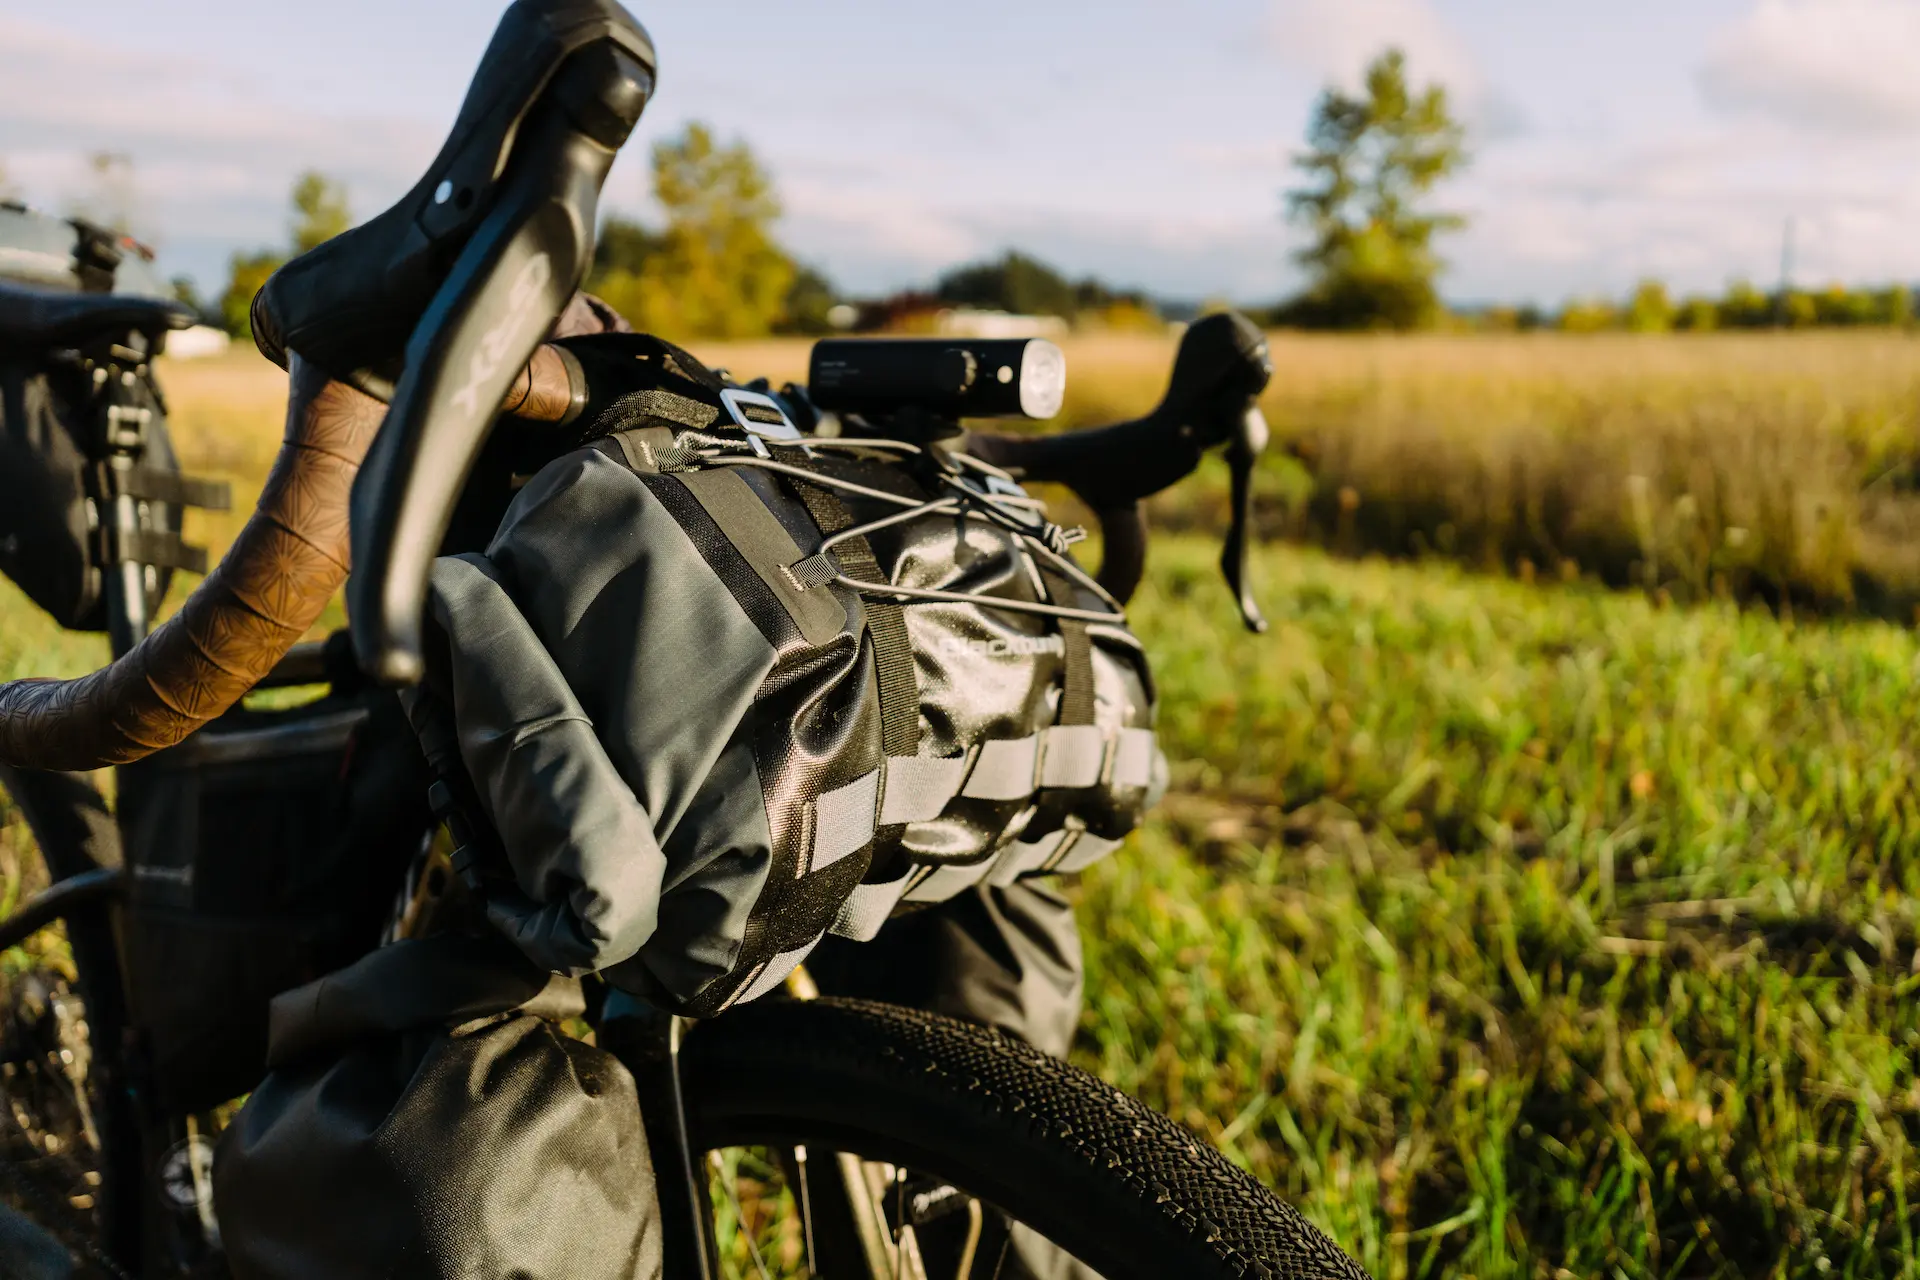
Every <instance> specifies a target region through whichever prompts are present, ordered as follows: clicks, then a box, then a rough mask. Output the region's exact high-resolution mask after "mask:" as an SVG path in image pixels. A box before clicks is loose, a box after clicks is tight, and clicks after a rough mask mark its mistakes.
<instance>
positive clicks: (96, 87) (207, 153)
mask: <svg viewBox="0 0 1920 1280" xmlns="http://www.w3.org/2000/svg"><path fill="white" fill-rule="evenodd" d="M273 90H274V86H273V85H272V83H271V82H270V81H267V80H266V79H264V78H263V77H262V76H258V75H255V74H253V73H251V72H248V71H245V70H236V69H233V68H229V67H226V66H223V65H220V64H216V63H211V62H204V61H196V60H193V59H188V58H181V57H178V56H176V55H168V54H160V53H150V52H146V51H142V50H138V49H134V48H131V47H114V46H112V45H106V44H101V43H99V42H96V41H94V40H91V39H81V38H77V37H75V36H73V35H71V34H69V33H68V32H65V31H62V30H59V29H56V28H53V27H50V26H46V25H43V24H39V23H35V22H31V21H27V20H24V19H19V18H13V17H0V139H4V140H5V143H4V147H3V148H0V161H3V162H4V163H5V165H6V168H7V172H8V175H9V177H10V179H11V180H12V181H14V182H15V183H17V184H19V185H20V186H21V187H23V188H24V190H25V192H26V194H27V196H28V198H29V199H30V200H33V201H34V202H36V203H38V204H41V205H44V206H47V207H49V208H55V209H64V208H68V207H71V206H75V205H78V204H79V203H81V202H82V201H84V200H86V199H87V198H88V197H89V195H91V194H92V191H91V188H92V187H93V185H94V184H93V183H92V181H91V179H90V175H89V174H88V171H87V165H86V157H87V156H88V155H89V154H91V153H93V152H97V151H111V152H116V153H121V154H125V155H127V156H129V157H131V160H132V173H131V178H130V186H131V191H130V193H129V194H130V197H131V204H132V208H131V209H130V210H129V212H130V214H131V224H132V229H133V230H134V232H135V233H136V234H138V235H140V236H142V237H143V238H147V239H150V240H152V241H153V242H154V243H155V244H156V246H157V247H158V248H159V249H160V251H161V255H162V264H163V266H164V267H165V268H166V269H167V270H169V271H182V270H184V271H187V272H189V273H191V274H193V275H195V276H196V277H198V278H199V279H200V282H201V284H202V285H203V286H206V287H210V288H211V287H217V285H218V284H219V282H220V280H221V278H222V276H223V271H224V266H225V252H223V251H222V250H221V249H220V248H218V247H216V246H219V245H226V246H232V245H236V244H273V243H280V242H282V241H284V240H285V238H286V221H287V193H288V191H289V189H290V188H291V186H292V183H293V179H294V177H295V176H296V175H297V174H298V173H299V172H300V171H302V170H304V169H309V168H317V169H321V170H324V171H326V172H328V173H330V174H332V175H334V176H336V177H338V178H341V179H343V180H344V181H345V182H346V184H347V187H348V191H349V195H350V197H351V198H352V200H353V205H354V210H355V212H356V213H358V214H360V215H361V216H363V217H364V216H366V215H368V214H371V213H372V212H374V211H375V210H377V209H378V208H379V207H380V206H381V205H382V204H383V203H384V202H385V201H386V200H388V199H391V198H392V197H393V196H395V195H397V194H399V192H400V191H402V190H404V188H405V186H406V184H407V183H408V182H410V181H411V180H412V179H413V178H414V177H416V176H417V175H418V173H419V170H420V168H421V167H422V166H424V165H425V164H426V162H427V161H428V160H429V159H430V158H431V157H432V155H433V150H434V146H435V144H436V143H437V141H438V139H437V137H435V136H434V133H433V131H432V130H431V129H430V128H428V127H426V126H424V125H423V124H422V123H421V122H419V121H415V120H408V119H396V118H390V117H367V116H364V115H362V116H359V117H354V116H351V115H344V116H343V115H321V114H318V113H316V112H313V111H311V110H305V109H301V108H298V107H294V106H290V105H287V104H285V103H283V102H280V101H277V100H276V97H275V94H274V92H273ZM369 138H378V139H380V143H381V145H379V146H368V145H367V140H368V139H369Z"/></svg>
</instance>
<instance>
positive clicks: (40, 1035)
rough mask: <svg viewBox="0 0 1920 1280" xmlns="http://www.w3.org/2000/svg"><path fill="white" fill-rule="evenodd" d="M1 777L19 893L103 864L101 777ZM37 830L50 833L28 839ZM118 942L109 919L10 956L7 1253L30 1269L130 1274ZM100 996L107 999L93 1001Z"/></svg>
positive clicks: (4, 1162) (3, 1008) (6, 837)
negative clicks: (114, 959) (94, 849)
mask: <svg viewBox="0 0 1920 1280" xmlns="http://www.w3.org/2000/svg"><path fill="white" fill-rule="evenodd" d="M0 782H4V783H6V784H9V786H8V791H9V792H10V793H11V798H12V800H13V801H14V804H12V805H8V804H7V803H6V797H5V796H0V810H6V811H7V813H6V818H7V820H6V821H5V823H4V824H3V825H0V878H4V879H5V881H6V882H7V883H6V885H5V888H6V889H7V890H8V891H9V892H10V893H11V894H12V895H13V896H14V897H15V898H16V899H20V898H24V897H25V896H26V895H27V894H29V893H32V892H35V891H37V890H40V889H43V888H45V887H47V885H48V883H49V882H50V881H58V880H63V879H66V878H68V877H72V876H77V875H80V874H83V873H84V872H86V871H90V870H95V869H97V864H95V863H94V862H92V861H91V859H90V857H89V856H88V855H89V852H90V850H89V847H88V844H87V842H86V841H85V840H84V838H82V837H80V836H78V835H77V834H76V833H77V832H78V831H79V830H80V829H81V828H82V827H83V826H84V824H85V822H86V819H87V818H88V816H89V815H88V811H87V810H86V809H85V807H84V803H85V800H86V799H87V798H88V796H89V795H90V792H91V789H90V788H88V789H86V791H85V792H83V791H82V785H83V784H81V783H79V782H78V781H77V780H75V779H70V778H67V777H65V776H63V775H44V776H40V777H36V778H33V779H31V780H30V781H29V784H28V785H22V780H21V779H20V778H19V776H18V775H15V774H13V773H12V772H11V771H7V772H5V773H0ZM16 806H17V807H16ZM29 818H32V819H34V821H33V822H32V823H31V825H30V824H29V822H28V819H29ZM63 818H64V819H66V820H67V821H66V824H65V827H63V826H62V825H61V819H63ZM67 828H73V829H72V830H69V829H67ZM29 831H31V832H32V834H33V835H35V836H37V837H39V838H38V839H37V840H29V839H27V838H26V837H27V836H28V834H29ZM49 837H50V838H49ZM36 845H37V846H38V849H36V848H35V846H36ZM110 945H111V942H110V939H109V938H108V937H107V935H106V933H105V927H104V924H103V923H99V922H96V923H94V924H91V925H89V926H85V927H83V928H82V929H81V930H80V935H79V936H74V935H72V933H71V931H69V930H62V931H61V932H58V933H56V932H54V931H52V930H50V929H49V930H41V931H40V932H38V933H36V934H35V935H33V936H32V937H31V938H29V939H28V940H27V941H26V942H25V943H24V944H22V945H21V946H19V947H17V948H15V949H14V950H13V951H11V952H9V953H7V961H6V963H4V964H0V1256H4V1257H5V1258H6V1259H7V1260H8V1262H9V1263H11V1264H13V1265H16V1266H17V1267H19V1268H20V1269H21V1273H22V1274H24V1275H28V1276H36V1277H37V1276H41V1275H49V1276H52V1275H67V1274H71V1273H72V1271H73V1267H74V1262H75V1260H76V1259H77V1260H79V1261H80V1262H81V1263H82V1264H83V1265H84V1267H85V1268H86V1269H87V1270H88V1271H89V1273H93V1274H107V1275H115V1274H119V1270H118V1267H117V1266H116V1265H115V1264H114V1263H113V1262H112V1261H110V1260H109V1258H108V1255H107V1252H106V1241H107V1239H108V1237H109V1235H110V1234H111V1232H110V1227H109V1222H110V1219H109V1217H108V1216H107V1215H106V1213H105V1212H103V1211H104V1210H105V1208H106V1201H107V1199H108V1193H109V1192H110V1190H111V1188H109V1187H108V1186H107V1185H106V1183H107V1182H108V1180H109V1179H110V1177H111V1172H112V1170H113V1168H114V1166H115V1161H114V1156H113V1155H112V1154H109V1153H110V1152H117V1151H118V1146H117V1143H116V1139H117V1138H118V1137H119V1135H121V1134H122V1133H124V1132H125V1128H124V1124H123V1123H122V1120H121V1117H120V1116H119V1115H118V1109H117V1108H116V1107H115V1106H114V1103H113V1101H112V1100H111V1099H110V1098H109V1099H104V1100H103V1098H102V1096H101V1090H100V1087H99V1086H100V1079H99V1072H98V1071H97V1069H96V1066H97V1049H96V1041H97V1040H98V1039H99V1037H100V1035H101V1030H102V1027H103V1026H104V1027H105V1030H106V1038H107V1041H108V1043H109V1044H112V1043H113V1042H114V1040H115V1038H116V1037H117V1035H118V1029H119V1022H118V1018H117V1012H118V1006H117V1004H116V1003H115V1001H114V995H115V994H116V993H115V991H113V990H107V991H106V994H105V995H104V997H102V996H99V995H97V993H96V987H97V986H99V987H103V988H111V987H112V980H113V976H114V975H113V971H112V969H111V966H110V962H108V961H105V960H103V959H102V953H103V952H104V951H105V949H106V948H107V947H110ZM98 999H104V1000H105V1004H106V1007H105V1008H104V1009H96V1008H95V1007H94V1006H95V1003H96V1000H98ZM103 1015H104V1016H103ZM4 1271H5V1268H4V1267H0V1272H4Z"/></svg>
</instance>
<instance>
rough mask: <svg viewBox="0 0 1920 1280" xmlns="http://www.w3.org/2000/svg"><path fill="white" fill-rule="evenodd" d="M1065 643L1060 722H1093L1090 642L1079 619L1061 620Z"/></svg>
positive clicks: (1091, 653)
mask: <svg viewBox="0 0 1920 1280" xmlns="http://www.w3.org/2000/svg"><path fill="white" fill-rule="evenodd" d="M1060 639H1061V641H1062V642H1063V643H1064V644H1065V645H1066V668H1067V669H1066V679H1065V687H1064V688H1062V689H1061V691H1060V719H1059V723H1060V724H1092V723H1093V641H1092V639H1091V638H1089V637H1088V635H1087V624H1086V623H1084V622H1082V621H1080V620H1079V619H1078V618H1062V619H1061V620H1060Z"/></svg>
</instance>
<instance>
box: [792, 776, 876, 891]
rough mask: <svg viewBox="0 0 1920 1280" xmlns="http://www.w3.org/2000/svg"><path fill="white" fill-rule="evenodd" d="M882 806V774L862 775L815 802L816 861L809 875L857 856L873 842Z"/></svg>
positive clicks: (812, 863) (811, 865) (814, 834)
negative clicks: (876, 819) (876, 820)
mask: <svg viewBox="0 0 1920 1280" xmlns="http://www.w3.org/2000/svg"><path fill="white" fill-rule="evenodd" d="M879 803H880V771H879V770H878V769H875V770H873V771H872V772H870V773H865V774H862V775H861V776H860V777H858V778H855V779H854V780H853V781H852V782H849V783H848V784H847V785H846V786H844V787H835V788H834V789H833V790H831V791H823V792H821V793H820V796H819V798H818V799H817V800H815V801H814V802H813V804H814V813H813V858H812V861H811V862H810V864H809V867H808V869H809V870H810V871H818V870H820V869H821V868H822V867H826V866H831V865H832V864H834V863H836V862H838V861H840V859H842V858H844V857H846V856H847V855H848V854H852V853H858V852H859V851H860V850H862V849H864V848H866V847H867V843H868V842H869V841H870V840H872V839H873V830H874V824H873V818H874V811H875V810H876V809H877V808H878V807H879Z"/></svg>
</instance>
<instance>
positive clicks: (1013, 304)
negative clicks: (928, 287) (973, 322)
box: [933, 250, 1080, 318]
mask: <svg viewBox="0 0 1920 1280" xmlns="http://www.w3.org/2000/svg"><path fill="white" fill-rule="evenodd" d="M933 292H934V296H935V297H937V298H939V299H940V301H942V302H945V303H947V304H948V305H950V306H956V307H979V308H982V309H984V310H988V311H1011V312H1013V313H1014V314H1016V315H1023V316H1065V317H1068V318H1071V317H1072V316H1073V313H1074V312H1075V311H1077V310H1079V303H1080V300H1079V297H1078V295H1077V294H1076V291H1075V289H1074V286H1073V285H1072V284H1070V283H1068V281H1067V278H1066V277H1065V276H1063V275H1061V274H1060V273H1059V272H1058V271H1055V270H1054V269H1053V268H1052V267H1050V266H1048V265H1047V264H1046V263H1044V262H1041V261H1040V260H1039V259H1038V258H1030V257H1028V256H1027V255H1026V254H1024V253H1018V252H1015V251H1013V250H1008V251H1007V253H1006V254H1005V255H1004V256H1003V257H1001V258H999V259H998V260H996V261H992V262H976V263H973V264H971V265H969V266H964V267H959V268H957V269H955V270H953V271H949V272H947V274H946V275H944V276H941V277H940V282H939V283H938V284H936V285H935V286H934V289H933Z"/></svg>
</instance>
